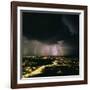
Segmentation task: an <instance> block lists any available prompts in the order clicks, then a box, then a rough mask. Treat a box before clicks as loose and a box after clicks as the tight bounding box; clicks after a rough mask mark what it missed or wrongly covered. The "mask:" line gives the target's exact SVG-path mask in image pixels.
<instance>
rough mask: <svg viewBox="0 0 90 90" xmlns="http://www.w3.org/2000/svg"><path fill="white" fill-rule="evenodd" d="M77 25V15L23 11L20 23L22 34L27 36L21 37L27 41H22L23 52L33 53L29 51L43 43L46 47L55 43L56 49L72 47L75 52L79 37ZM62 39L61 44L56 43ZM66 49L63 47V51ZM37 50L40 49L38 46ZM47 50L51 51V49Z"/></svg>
mask: <svg viewBox="0 0 90 90" xmlns="http://www.w3.org/2000/svg"><path fill="white" fill-rule="evenodd" d="M78 25H79V15H69V14H68V15H66V14H48V13H30V12H29V13H27V12H24V13H23V24H22V26H23V36H24V38H27V39H23V40H24V42H27V43H24V49H25V48H26V49H27V50H26V49H25V50H24V52H28V54H31V55H32V54H35V53H34V52H31V51H35V47H36V46H37V48H39V47H42V46H44V45H46V47H50V46H52V45H54V46H55V45H56V48H57V50H58V49H60V47H63V48H66V49H69V50H72V49H73V50H74V51H75V52H74V51H73V50H72V51H73V52H74V53H77V52H78V37H79V26H78ZM62 41H64V43H63V46H61V44H58V42H60V43H61V42H62ZM66 43H67V46H66ZM35 45H36V46H35ZM58 45H59V46H58ZM34 46H35V47H34ZM50 48H51V47H50ZM66 49H64V53H65V50H66ZM38 50H40V48H39V49H38ZM38 50H37V51H38ZM41 51H42V50H41ZM44 51H45V50H44ZM49 51H51V49H50V50H49ZM49 51H48V52H49ZM38 53H41V52H38ZM50 53H51V52H50ZM64 53H63V54H64Z"/></svg>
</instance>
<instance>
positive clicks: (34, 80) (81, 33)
mask: <svg viewBox="0 0 90 90" xmlns="http://www.w3.org/2000/svg"><path fill="white" fill-rule="evenodd" d="M21 10H35V11H54V12H67V13H76V14H78V13H80V18H79V19H80V20H79V21H80V22H79V25H80V27H79V36H80V37H79V39H80V42H79V47H80V48H79V49H80V52H79V55H80V75H77V76H57V77H37V78H29V79H21V78H20V56H21V55H20V51H21V50H20V37H21V31H20V11H21ZM77 80H84V11H83V10H76V9H75V10H74V9H70V10H69V9H52V8H35V7H17V83H18V84H25V83H26V84H27V83H44V82H63V81H77Z"/></svg>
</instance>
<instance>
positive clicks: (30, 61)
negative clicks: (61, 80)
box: [22, 56, 79, 78]
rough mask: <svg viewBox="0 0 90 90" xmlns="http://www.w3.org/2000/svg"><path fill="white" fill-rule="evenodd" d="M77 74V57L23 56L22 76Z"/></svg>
mask: <svg viewBox="0 0 90 90" xmlns="http://www.w3.org/2000/svg"><path fill="white" fill-rule="evenodd" d="M67 75H79V59H78V58H77V57H61V56H25V57H23V61H22V78H30V77H47V76H67Z"/></svg>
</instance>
